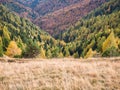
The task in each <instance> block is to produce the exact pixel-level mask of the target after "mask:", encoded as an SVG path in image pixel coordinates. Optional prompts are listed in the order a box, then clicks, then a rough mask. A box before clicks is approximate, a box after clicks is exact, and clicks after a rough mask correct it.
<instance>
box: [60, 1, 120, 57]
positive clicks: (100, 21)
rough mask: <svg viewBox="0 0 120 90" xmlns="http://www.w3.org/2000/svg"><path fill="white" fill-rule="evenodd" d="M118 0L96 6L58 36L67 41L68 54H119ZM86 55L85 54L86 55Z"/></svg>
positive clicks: (119, 19)
mask: <svg viewBox="0 0 120 90" xmlns="http://www.w3.org/2000/svg"><path fill="white" fill-rule="evenodd" d="M119 3H120V0H112V1H109V2H107V3H105V4H104V5H102V6H101V7H99V8H97V9H96V10H94V11H93V12H91V13H90V14H88V15H87V16H86V17H84V18H83V19H81V20H80V21H78V22H77V23H76V24H75V25H74V26H72V27H70V28H69V29H68V31H67V32H65V33H63V34H60V35H59V37H58V38H60V39H61V40H64V41H65V42H68V46H66V48H67V50H68V52H70V55H75V54H77V55H78V56H80V57H81V56H82V57H87V56H91V55H89V54H93V53H92V52H96V54H95V53H94V55H92V56H101V55H102V56H119V55H120V5H119ZM86 55H87V56H86Z"/></svg>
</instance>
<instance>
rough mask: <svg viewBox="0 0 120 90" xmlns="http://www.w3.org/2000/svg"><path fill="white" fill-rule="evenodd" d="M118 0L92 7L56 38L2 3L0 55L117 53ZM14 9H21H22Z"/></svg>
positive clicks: (119, 30) (119, 28)
mask: <svg viewBox="0 0 120 90" xmlns="http://www.w3.org/2000/svg"><path fill="white" fill-rule="evenodd" d="M119 3H120V0H112V1H108V2H106V3H104V4H103V5H102V6H100V7H99V8H97V9H95V10H92V11H91V12H90V13H89V14H87V15H86V16H84V17H83V18H82V19H80V20H79V21H78V22H77V23H76V24H74V25H72V26H71V27H70V28H68V29H66V30H67V31H66V32H60V33H59V35H57V36H56V38H57V40H55V39H54V38H53V37H52V36H50V35H49V34H48V33H46V32H45V31H43V30H41V29H40V28H39V27H38V26H36V25H34V24H33V23H32V22H30V20H28V19H24V18H21V17H19V16H18V14H17V13H15V14H14V12H11V8H10V10H8V9H7V8H6V7H7V6H8V5H7V3H6V4H5V3H3V5H2V4H1V5H0V55H1V56H4V55H7V56H9V57H28V58H29V57H40V58H53V57H58V58H61V57H75V58H80V57H83V58H88V57H102V56H104V57H108V56H109V57H112V56H120V5H119ZM19 4H20V3H19ZM9 5H10V4H9ZM17 7H18V6H17ZM22 7H23V8H24V6H22ZM28 7H30V6H28ZM15 10H17V11H18V12H22V10H23V9H20V11H19V8H18V9H15ZM26 10H30V9H29V8H26ZM17 11H16V12H17ZM23 11H24V10H23ZM56 23H59V22H56ZM54 33H55V32H54Z"/></svg>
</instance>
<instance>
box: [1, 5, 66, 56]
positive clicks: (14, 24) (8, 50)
mask: <svg viewBox="0 0 120 90" xmlns="http://www.w3.org/2000/svg"><path fill="white" fill-rule="evenodd" d="M60 43H61V42H60V41H57V40H55V39H54V38H52V37H51V36H50V35H49V34H48V33H46V32H44V31H42V30H41V29H40V28H39V27H37V26H35V25H34V24H32V23H31V22H30V21H29V20H27V19H24V18H20V17H19V16H18V15H15V14H13V13H11V12H10V11H9V10H8V9H7V8H5V7H4V6H3V5H0V55H1V56H3V54H5V55H7V56H10V57H41V58H45V57H46V54H47V57H56V56H59V55H58V53H59V52H60V51H57V52H55V50H56V49H58V48H59V47H58V45H60ZM62 45H64V42H63V44H61V47H62Z"/></svg>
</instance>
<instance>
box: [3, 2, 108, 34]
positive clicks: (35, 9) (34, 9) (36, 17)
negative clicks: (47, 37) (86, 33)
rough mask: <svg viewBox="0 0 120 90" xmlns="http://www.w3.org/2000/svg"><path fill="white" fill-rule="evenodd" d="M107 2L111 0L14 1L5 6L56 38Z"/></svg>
mask: <svg viewBox="0 0 120 90" xmlns="http://www.w3.org/2000/svg"><path fill="white" fill-rule="evenodd" d="M107 1H109V0H12V2H9V3H8V2H7V3H4V5H5V6H6V7H7V8H9V9H10V10H11V11H14V12H15V13H17V14H18V15H20V16H22V17H26V18H28V19H30V20H31V21H32V22H33V23H34V24H36V25H38V26H39V27H40V28H42V29H43V30H45V31H47V32H48V33H50V34H51V35H52V36H56V35H57V34H59V33H60V32H62V31H65V30H66V28H68V27H70V26H71V25H74V23H76V22H77V21H78V20H79V19H80V18H82V17H83V16H85V15H87V14H88V13H89V12H90V11H92V10H94V9H95V8H97V7H99V6H101V5H102V4H103V3H105V2H107Z"/></svg>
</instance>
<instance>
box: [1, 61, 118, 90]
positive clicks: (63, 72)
mask: <svg viewBox="0 0 120 90" xmlns="http://www.w3.org/2000/svg"><path fill="white" fill-rule="evenodd" d="M91 60H92V59H91ZM88 61H89V60H88ZM88 61H80V60H73V59H71V60H66V59H61V60H60V59H59V60H55V59H53V60H41V61H29V62H24V63H18V62H11V63H9V62H0V90H120V60H99V61H97V60H93V61H89V62H88Z"/></svg>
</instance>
